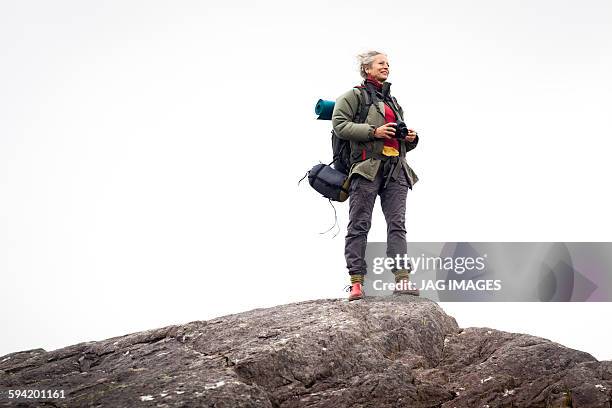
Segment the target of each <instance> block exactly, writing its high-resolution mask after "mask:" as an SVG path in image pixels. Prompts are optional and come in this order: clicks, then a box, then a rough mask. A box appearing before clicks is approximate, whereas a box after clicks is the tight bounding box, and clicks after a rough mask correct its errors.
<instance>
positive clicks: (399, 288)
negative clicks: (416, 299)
mask: <svg viewBox="0 0 612 408" xmlns="http://www.w3.org/2000/svg"><path fill="white" fill-rule="evenodd" d="M408 282H409V279H408V278H405V277H402V278H400V279H398V280H396V281H395V290H394V291H393V294H394V295H412V296H419V295H420V293H419V289H418V288H414V289H410V286H409V285H408Z"/></svg>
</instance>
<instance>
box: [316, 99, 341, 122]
mask: <svg viewBox="0 0 612 408" xmlns="http://www.w3.org/2000/svg"><path fill="white" fill-rule="evenodd" d="M335 104H336V102H334V101H325V100H323V99H319V101H318V102H317V104H316V105H315V114H316V115H317V116H318V117H317V119H321V120H331V118H332V112H333V111H334V105H335Z"/></svg>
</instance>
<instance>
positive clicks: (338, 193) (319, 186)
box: [308, 163, 349, 202]
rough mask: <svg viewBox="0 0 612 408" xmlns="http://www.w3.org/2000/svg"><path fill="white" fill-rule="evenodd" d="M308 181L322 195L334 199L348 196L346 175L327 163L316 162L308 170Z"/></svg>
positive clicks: (342, 199)
mask: <svg viewBox="0 0 612 408" xmlns="http://www.w3.org/2000/svg"><path fill="white" fill-rule="evenodd" d="M308 182H309V183H310V185H311V186H312V188H314V189H315V190H317V191H318V192H319V193H320V194H321V195H322V196H323V197H325V198H329V199H330V200H334V201H340V202H342V201H346V199H347V198H348V193H349V192H348V183H349V181H348V177H347V176H346V174H344V173H342V172H340V171H338V170H336V169H334V168H333V167H332V166H330V165H327V164H323V163H320V164H317V165H316V166H314V167H313V168H312V169H310V171H309V172H308Z"/></svg>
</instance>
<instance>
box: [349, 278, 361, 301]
mask: <svg viewBox="0 0 612 408" xmlns="http://www.w3.org/2000/svg"><path fill="white" fill-rule="evenodd" d="M350 290H351V293H350V294H349V298H348V300H349V302H350V301H351V300H357V299H361V298H363V288H362V285H361V283H359V282H356V283H353V284H352V285H351V286H350Z"/></svg>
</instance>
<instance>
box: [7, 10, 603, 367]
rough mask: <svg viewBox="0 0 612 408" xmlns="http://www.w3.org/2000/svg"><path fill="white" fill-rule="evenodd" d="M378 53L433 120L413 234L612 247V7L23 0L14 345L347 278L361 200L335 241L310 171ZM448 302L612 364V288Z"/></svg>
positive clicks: (17, 50) (268, 300)
mask: <svg viewBox="0 0 612 408" xmlns="http://www.w3.org/2000/svg"><path fill="white" fill-rule="evenodd" d="M370 48H373V49H378V50H381V51H384V52H386V53H387V54H388V57H389V61H390V64H391V75H390V78H389V81H390V82H392V83H393V94H394V95H396V97H397V98H398V100H399V102H400V103H401V104H402V106H403V107H404V110H405V111H406V114H407V120H408V124H409V126H411V127H413V128H415V129H417V130H418V131H419V135H420V136H421V142H420V144H419V147H418V148H417V149H416V150H415V151H413V152H411V153H410V155H409V163H410V164H411V166H412V167H413V168H414V169H415V170H416V172H417V173H418V174H419V176H420V178H421V181H420V182H419V183H418V184H417V185H416V186H415V189H414V190H413V191H411V192H409V197H408V210H407V227H408V239H409V240H410V241H436V242H438V241H478V242H480V241H544V242H547V241H612V239H611V238H612V236H611V231H612V217H610V213H609V208H610V207H611V206H612V200H611V195H610V192H609V184H610V183H609V179H608V178H609V175H610V174H611V173H612V171H611V170H612V169H611V167H612V165H611V164H610V160H609V155H610V151H611V149H610V147H611V143H610V141H609V138H610V135H611V134H612V122H611V119H610V112H612V79H611V76H610V72H612V3H610V2H608V1H580V2H578V1H513V2H508V1H485V0H483V1H462V2H456V1H450V0H444V1H442V0H438V1H419V2H416V1H401V2H399V1H397V2H371V1H370V2H364V1H337V2H334V3H333V4H332V5H329V4H327V2H323V1H309V2H301V3H294V2H280V1H274V2H272V1H249V2H247V1H243V2H239V1H224V2H222V4H221V5H219V4H214V3H213V2H204V1H142V2H136V1H87V2H85V1H56V2H44V1H3V2H1V3H0V272H1V274H2V275H1V277H2V284H1V288H2V291H1V293H2V294H1V298H0V324H1V327H2V331H3V333H8V335H7V334H5V335H3V336H0V355H3V354H6V353H9V352H12V351H17V350H24V349H29V348H36V347H42V348H45V349H47V350H52V349H55V348H59V347H63V346H67V345H69V344H74V343H77V342H81V341H89V340H101V339H105V338H108V337H111V336H116V335H122V334H126V333H129V332H134V331H139V330H144V329H150V328H155V327H160V326H164V325H169V324H180V323H185V322H188V321H191V320H205V319H209V318H212V317H215V316H220V315H223V314H227V313H235V312H240V311H244V310H248V309H251V308H254V307H266V306H272V305H277V304H281V303H287V302H294V301H300V300H306V299H313V298H324V297H344V296H346V294H345V293H344V292H342V289H343V287H344V285H345V284H346V283H347V280H348V278H347V274H346V270H345V263H344V257H343V245H344V240H343V235H344V233H345V229H346V223H347V216H348V214H347V212H348V210H347V207H348V206H347V204H346V203H345V204H341V205H338V206H337V208H338V211H339V218H340V223H341V226H342V232H341V233H340V235H339V236H338V237H337V238H335V239H331V238H330V237H329V236H321V235H319V234H318V232H319V231H323V230H325V229H326V228H328V227H329V226H330V225H331V223H332V221H333V217H332V212H331V208H330V207H329V205H328V203H327V202H326V201H325V200H323V199H322V198H320V197H318V196H317V195H316V193H314V191H312V190H311V189H310V188H309V187H308V185H307V183H303V184H302V185H301V186H300V187H299V188H298V187H296V183H297V180H298V179H299V178H300V177H302V175H303V174H304V172H305V171H306V170H307V169H308V168H310V167H311V166H312V165H314V164H315V163H317V162H318V161H319V160H321V161H329V159H330V154H331V153H330V143H329V130H330V126H331V124H330V122H323V121H316V120H314V112H313V109H314V104H315V102H316V101H317V100H318V99H319V98H324V99H335V98H336V97H337V96H338V95H340V94H341V93H343V92H345V91H346V90H348V89H350V87H351V86H353V85H355V84H357V83H358V82H359V80H360V78H359V76H358V73H357V71H356V62H355V55H356V54H357V53H359V52H361V51H364V50H367V49H370ZM385 228H386V227H385V223H384V219H383V217H382V213H381V211H380V208H379V206H378V204H377V208H376V211H375V214H374V221H373V227H372V230H371V232H370V240H371V241H384V240H385ZM444 308H445V309H446V310H447V311H448V312H449V313H450V314H452V315H453V316H455V317H456V318H457V320H458V322H459V324H460V325H461V326H463V327H468V326H488V327H493V328H497V329H502V330H508V331H515V332H528V333H530V334H534V335H538V336H542V337H546V338H550V339H551V340H554V341H557V342H560V343H562V344H565V345H567V346H569V347H573V348H577V349H581V350H584V351H587V352H590V353H591V354H593V355H594V356H596V357H597V358H599V359H612V350H611V349H610V348H609V347H608V345H607V342H606V340H605V339H606V338H607V332H608V329H609V327H607V326H608V325H607V324H606V322H607V321H608V318H607V317H608V316H609V314H610V312H612V304H610V303H590V304H532V303H525V304H520V303H507V304H506V303H503V304H478V303H476V304H456V303H455V304H444Z"/></svg>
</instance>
